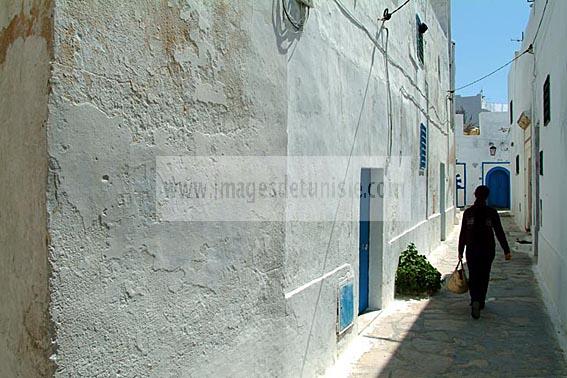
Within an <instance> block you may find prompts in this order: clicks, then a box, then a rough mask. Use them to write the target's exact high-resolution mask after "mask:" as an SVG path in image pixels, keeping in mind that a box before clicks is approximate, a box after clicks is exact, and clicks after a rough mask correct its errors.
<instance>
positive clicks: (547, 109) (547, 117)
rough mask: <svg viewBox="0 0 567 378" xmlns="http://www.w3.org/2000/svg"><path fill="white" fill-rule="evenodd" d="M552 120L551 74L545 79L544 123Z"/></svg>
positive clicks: (545, 124)
mask: <svg viewBox="0 0 567 378" xmlns="http://www.w3.org/2000/svg"><path fill="white" fill-rule="evenodd" d="M550 121H551V83H550V81H549V75H547V79H545V83H544V84H543V125H544V126H547V124H548V123H549V122H550Z"/></svg>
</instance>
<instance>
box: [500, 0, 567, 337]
mask: <svg viewBox="0 0 567 378" xmlns="http://www.w3.org/2000/svg"><path fill="white" fill-rule="evenodd" d="M544 5H545V2H543V1H538V2H536V3H535V4H534V8H533V9H532V14H531V16H530V21H529V23H528V26H527V29H526V32H525V42H524V44H523V46H522V51H523V50H524V49H526V48H527V47H528V45H529V44H530V43H532V42H533V40H534V35H535V33H536V31H537V29H538V26H539V24H540V20H541V17H542V14H543V9H544ZM566 13H567V3H565V2H562V1H549V2H548V5H547V10H546V11H545V18H544V19H543V22H541V27H540V28H539V29H540V30H539V34H538V35H537V39H536V40H535V42H534V54H533V55H532V54H526V56H525V57H522V58H520V59H521V60H523V61H525V62H522V65H520V63H517V64H516V65H515V66H513V67H512V68H511V74H510V75H511V79H512V80H511V81H510V83H509V88H511V89H510V92H511V95H513V96H514V97H513V100H514V102H516V101H517V102H518V103H520V102H521V103H525V104H526V107H528V108H529V107H531V109H532V128H534V129H533V131H532V136H533V137H534V138H532V139H533V140H534V141H535V139H537V138H535V137H539V139H540V146H539V149H540V150H543V151H544V162H543V165H544V167H543V170H544V172H543V173H544V174H543V176H539V180H540V200H541V224H540V229H539V232H538V234H537V241H538V245H537V247H538V270H539V273H540V277H541V282H540V283H541V285H542V288H543V291H544V294H545V296H546V298H547V299H548V301H549V303H550V304H551V308H550V310H551V312H552V315H554V316H555V319H556V324H557V325H558V327H559V329H560V330H561V331H562V332H563V335H565V334H566V333H567V297H566V296H565V293H564V288H565V287H567V252H566V250H565V245H566V243H567V234H566V233H565V225H566V224H567V215H566V211H565V210H566V207H565V200H564V188H565V186H566V185H567V175H566V174H565V167H566V166H567V153H566V151H567V148H566V146H567V133H566V132H565V130H566V126H567V112H566V109H565V106H564V98H565V96H566V95H567V72H566V71H565V64H566V63H567V62H566V59H565V57H564V56H563V55H561V54H557V51H558V49H559V48H560V46H563V44H564V41H565V38H566V37H567V25H566V24H565V22H564V20H563V16H564V15H565V14H566ZM519 61H520V60H518V62H519ZM530 63H531V64H533V66H532V67H533V68H532V69H530V68H531V67H530ZM547 75H550V77H551V122H550V123H549V124H548V125H547V126H544V125H543V110H542V107H543V99H542V94H543V83H544V82H545V80H546V77H547ZM528 80H529V81H530V82H531V85H532V88H531V90H519V88H518V87H519V86H520V85H524V86H527V88H529V85H530V84H523V83H524V82H525V81H528ZM538 126H539V128H538ZM535 152H537V151H535ZM538 168H539V161H535V162H534V170H536V171H537V169H538ZM532 179H535V175H534V177H532ZM534 186H535V180H534ZM535 206H537V201H534V207H535ZM534 211H535V210H534Z"/></svg>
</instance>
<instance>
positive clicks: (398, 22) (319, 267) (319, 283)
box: [48, 0, 454, 376]
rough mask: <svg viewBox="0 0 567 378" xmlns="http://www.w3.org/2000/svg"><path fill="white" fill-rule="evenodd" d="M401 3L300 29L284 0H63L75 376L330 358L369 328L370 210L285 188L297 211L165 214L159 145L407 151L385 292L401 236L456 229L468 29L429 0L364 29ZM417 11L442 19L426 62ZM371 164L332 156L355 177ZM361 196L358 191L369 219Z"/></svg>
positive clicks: (292, 366) (65, 305) (59, 167)
mask: <svg viewBox="0 0 567 378" xmlns="http://www.w3.org/2000/svg"><path fill="white" fill-rule="evenodd" d="M355 4H356V6H355ZM343 6H344V8H343ZM385 7H389V8H390V9H393V7H394V2H393V1H384V2H380V3H374V2H364V3H362V2H353V1H346V0H345V1H344V4H343V3H338V2H335V1H316V2H315V9H314V10H313V11H312V12H311V15H310V17H309V20H308V22H307V24H306V26H305V29H304V31H303V32H302V33H294V32H293V30H292V29H291V28H290V26H289V25H286V24H285V23H283V22H282V21H281V13H282V10H281V2H280V1H279V0H274V1H273V2H253V1H238V2H232V1H221V0H218V1H211V2H203V3H195V2H189V1H181V0H179V1H173V0H172V1H169V2H162V3H159V4H154V3H151V4H150V3H137V2H136V3H134V2H131V3H121V4H118V3H97V2H89V3H79V2H75V1H71V0H56V2H55V9H56V17H55V35H56V39H55V63H54V72H53V88H52V90H53V92H52V93H53V94H52V96H51V100H50V104H49V106H50V112H51V114H50V119H49V131H48V144H49V149H48V152H49V156H50V176H49V184H48V194H49V197H48V205H49V206H48V211H49V221H50V229H49V231H50V236H51V242H50V247H51V249H52V256H51V260H52V265H53V269H54V276H53V279H52V283H51V284H52V305H51V315H52V317H53V320H54V322H55V324H56V343H57V354H56V356H55V357H56V358H55V360H56V362H57V364H58V374H59V376H78V375H85V376H94V375H118V374H127V375H142V376H144V375H150V376H170V375H184V376H211V375H215V376H298V375H301V374H302V375H303V376H313V375H317V374H322V373H323V372H324V370H325V368H326V367H327V366H328V365H329V364H331V363H332V362H333V360H334V359H335V358H336V356H337V353H338V352H339V351H340V350H341V349H342V348H344V347H345V346H346V345H347V344H348V342H349V341H350V340H351V338H352V337H353V336H354V335H355V334H356V330H357V328H356V326H355V327H354V328H352V329H351V331H349V332H347V333H346V334H345V335H344V336H342V337H340V338H338V337H337V335H336V314H337V308H336V303H337V291H336V290H337V285H338V282H339V281H341V280H343V279H344V278H348V277H350V278H354V279H355V287H356V288H357V287H358V282H357V281H356V280H357V276H358V222H356V221H354V222H349V221H341V222H337V223H335V224H333V223H332V222H328V221H322V222H291V221H287V222H285V220H286V208H285V204H280V205H282V206H276V207H275V208H274V209H273V212H274V214H272V215H273V217H274V218H275V219H281V220H282V221H281V222H234V223H229V222H202V223H200V222H180V223H175V222H165V221H162V220H160V219H159V218H158V217H157V216H156V214H155V208H154V203H155V198H154V196H155V194H154V192H155V187H154V178H155V163H154V162H155V158H156V156H161V155H276V156H279V155H318V156H335V155H336V156H348V155H349V154H352V155H355V156H360V155H372V156H376V155H377V156H387V157H388V163H387V164H386V165H385V166H384V167H375V168H385V171H386V178H387V185H386V188H385V192H386V198H387V201H386V202H387V206H386V208H385V209H384V212H385V215H386V218H385V219H386V222H385V227H384V235H383V237H382V239H383V241H384V242H383V243H384V250H383V256H384V259H383V260H384V264H383V266H382V267H379V270H380V269H381V271H382V277H381V279H382V281H383V287H382V290H381V291H380V293H379V295H380V298H378V299H377V298H374V300H375V302H376V303H378V302H379V303H381V305H382V306H386V305H387V304H388V303H390V302H391V301H392V299H393V294H394V277H395V269H396V267H397V262H398V256H399V253H400V252H401V251H402V250H403V249H405V247H406V246H407V244H408V243H409V242H415V243H416V244H417V246H418V248H419V249H420V251H421V252H423V253H425V254H427V253H429V251H431V250H432V249H433V248H434V247H435V246H436V245H437V244H438V243H439V240H440V234H441V231H440V219H441V216H440V213H439V209H440V201H444V202H445V209H446V213H447V219H448V220H451V219H452V213H453V207H452V204H453V202H454V199H453V196H454V193H453V192H454V190H453V189H451V187H452V186H451V180H452V177H454V173H451V172H454V167H453V163H454V146H453V142H452V140H451V138H452V136H453V134H452V132H451V130H450V125H449V122H448V120H449V119H450V117H449V114H448V109H449V106H448V102H447V98H446V93H447V92H446V91H447V90H448V89H449V88H450V84H449V70H448V64H449V55H448V45H449V44H448V38H447V36H446V35H445V33H444V31H443V28H442V26H441V25H440V24H439V23H438V22H437V20H436V18H435V13H434V11H433V9H432V8H431V6H430V5H429V3H428V2H427V1H425V0H420V1H414V2H412V3H410V5H408V6H407V7H405V8H404V9H403V10H401V11H400V12H398V13H396V17H394V18H392V20H391V21H389V22H388V23H387V25H386V26H387V27H388V34H386V31H385V30H383V31H382V32H381V33H380V34H379V35H378V36H377V42H376V43H377V44H378V46H376V44H375V43H374V42H372V41H371V39H370V38H369V37H368V35H367V34H366V33H365V31H364V30H363V29H364V28H367V31H368V33H370V35H371V36H376V34H377V33H378V30H379V27H378V25H376V18H377V17H379V16H380V15H381V14H382V12H383V10H384V8H385ZM292 11H293V10H292ZM416 13H419V14H420V17H421V19H422V21H424V22H426V23H427V24H428V26H429V31H428V32H427V34H426V35H425V41H426V48H425V54H426V56H425V61H426V63H425V66H424V67H421V66H420V64H419V63H418V62H417V57H416V51H415V15H416ZM352 16H354V18H356V19H357V20H359V21H360V23H358V22H357V21H356V20H355V19H354V18H353V17H352ZM446 25H447V24H446V23H445V24H444V26H445V27H446ZM387 35H388V37H386V36H387ZM386 38H388V39H386ZM386 46H387V51H388V53H387V56H388V59H387V60H386V58H385V56H386V54H385V50H386ZM438 59H439V60H440V62H441V65H440V73H438V66H437V62H438ZM386 62H388V63H387V64H386ZM388 82H389V83H390V85H388ZM390 97H391V102H390V100H387V99H389V98H390ZM388 113H390V117H389V116H388ZM421 122H423V123H427V124H428V130H429V148H428V162H429V164H428V170H427V172H426V173H425V174H424V175H420V174H419V173H418V165H419V159H418V156H419V151H418V134H419V124H420V123H421ZM390 139H391V142H389V140H390ZM408 157H409V159H410V160H411V171H410V174H409V175H407V177H406V176H403V177H402V179H401V180H400V176H401V173H402V168H401V165H400V161H401V160H402V159H403V158H408ZM441 162H443V163H445V165H446V170H447V175H446V180H445V181H446V183H445V184H446V196H445V198H439V197H440V195H439V164H440V163H441ZM360 168H361V166H351V167H350V168H349V170H348V171H346V172H345V171H341V172H337V169H336V167H333V166H331V165H329V166H328V167H326V170H327V171H328V173H329V174H337V175H339V174H345V177H347V179H348V180H354V179H355V178H358V176H359V174H360ZM289 170H290V173H294V172H293V171H292V170H293V168H289ZM106 176H108V178H106ZM400 181H401V182H402V183H403V185H399V184H398V182H400ZM401 203H405V205H406V206H405V207H404V206H400V204H401ZM334 205H335V204H333V203H329V204H327V205H325V206H334ZM358 205H359V204H358V201H352V202H347V203H343V204H342V205H341V208H342V209H344V211H345V212H346V214H352V215H353V216H352V218H353V219H358V211H359V210H358ZM399 209H405V210H403V211H404V213H402V214H401V213H399V212H400V210H399ZM451 225H452V222H451V221H447V232H448V231H449V230H450V228H451ZM374 268H376V267H374ZM374 270H375V269H374ZM375 293H377V291H375ZM356 305H357V304H356V303H355V306H356ZM125 356H126V357H125Z"/></svg>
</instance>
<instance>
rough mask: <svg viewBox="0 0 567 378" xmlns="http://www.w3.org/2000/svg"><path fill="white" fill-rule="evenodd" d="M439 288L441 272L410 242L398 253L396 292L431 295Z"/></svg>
mask: <svg viewBox="0 0 567 378" xmlns="http://www.w3.org/2000/svg"><path fill="white" fill-rule="evenodd" d="M440 288H441V273H439V271H438V270H437V269H435V267H434V266H433V265H431V264H430V263H429V261H427V258H425V256H423V255H420V254H419V252H418V251H417V248H416V247H415V244H413V243H411V244H409V245H408V247H407V249H406V250H405V251H403V252H402V254H401V255H400V260H399V264H398V270H397V271H396V292H397V293H398V294H401V295H423V294H425V293H427V294H429V295H431V294H433V293H435V292H436V291H438V290H439V289H440Z"/></svg>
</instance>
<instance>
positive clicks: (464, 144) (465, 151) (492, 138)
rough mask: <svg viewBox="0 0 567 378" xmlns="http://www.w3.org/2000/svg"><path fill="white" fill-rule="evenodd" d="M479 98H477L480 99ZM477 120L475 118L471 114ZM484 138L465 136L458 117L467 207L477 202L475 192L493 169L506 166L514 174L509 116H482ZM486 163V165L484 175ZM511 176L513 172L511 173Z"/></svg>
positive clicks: (487, 113)
mask: <svg viewBox="0 0 567 378" xmlns="http://www.w3.org/2000/svg"><path fill="white" fill-rule="evenodd" d="M477 97H478V96H475V98H477ZM471 115H472V116H473V117H474V114H472V113H471ZM478 116H479V126H480V135H465V133H464V131H463V127H462V124H463V116H462V115H461V114H458V115H457V116H456V117H458V119H459V122H457V125H456V127H455V132H456V138H455V139H456V146H457V161H458V162H462V163H466V174H467V185H466V189H467V190H466V204H467V205H472V204H473V202H474V190H475V188H476V187H477V186H479V185H482V184H483V182H484V179H485V177H486V174H487V173H488V170H489V169H490V168H493V167H495V166H497V165H498V164H494V163H502V164H499V165H502V166H503V167H505V168H506V169H508V170H510V171H511V166H510V164H509V162H510V143H511V137H510V124H509V123H510V122H509V113H508V112H481V113H480V114H479V115H478ZM491 144H493V145H494V146H496V148H497V150H496V154H495V155H494V156H491V155H490V150H489V148H490V146H491ZM482 163H491V164H489V165H485V169H484V172H483V170H482V167H483V164H482ZM510 173H511V175H512V173H513V172H510Z"/></svg>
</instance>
